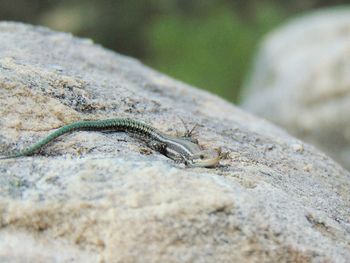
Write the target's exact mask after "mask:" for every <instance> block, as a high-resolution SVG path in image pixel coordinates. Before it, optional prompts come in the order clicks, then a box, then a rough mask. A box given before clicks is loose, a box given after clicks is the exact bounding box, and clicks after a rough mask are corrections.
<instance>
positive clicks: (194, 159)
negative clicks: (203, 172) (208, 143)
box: [186, 149, 221, 167]
mask: <svg viewBox="0 0 350 263" xmlns="http://www.w3.org/2000/svg"><path fill="white" fill-rule="evenodd" d="M220 159H221V151H220V150H219V149H215V150H202V151H199V152H198V153H196V154H193V155H192V156H191V157H190V158H189V159H188V160H186V161H187V165H188V166H190V167H215V166H217V165H218V164H219V161H220Z"/></svg>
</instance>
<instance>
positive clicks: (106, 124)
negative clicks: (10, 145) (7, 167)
mask: <svg viewBox="0 0 350 263" xmlns="http://www.w3.org/2000/svg"><path fill="white" fill-rule="evenodd" d="M106 129H107V130H108V129H112V130H114V131H127V130H132V131H134V132H135V131H138V132H141V133H146V134H150V136H151V135H152V134H155V133H157V131H156V129H155V128H153V127H151V126H149V125H147V124H144V123H142V122H139V121H136V120H131V119H124V118H118V119H107V120H97V121H78V122H73V123H71V124H68V125H66V126H63V127H61V128H59V129H58V130H56V131H54V132H53V133H51V134H50V135H48V136H47V137H45V138H43V139H41V140H40V141H38V142H37V143H35V144H34V145H32V146H30V147H29V148H27V149H25V150H23V151H20V152H18V153H15V154H12V155H9V156H4V157H0V160H4V159H11V158H17V157H22V156H29V155H32V154H34V153H35V152H36V151H38V150H39V149H40V148H42V147H43V146H45V145H46V144H48V143H49V142H51V141H53V140H54V139H56V138H57V137H59V136H61V135H63V134H65V133H69V132H72V131H84V130H93V131H100V130H106Z"/></svg>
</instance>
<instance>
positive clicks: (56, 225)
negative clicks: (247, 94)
mask: <svg viewBox="0 0 350 263" xmlns="http://www.w3.org/2000/svg"><path fill="white" fill-rule="evenodd" d="M0 39H1V41H0V105H1V107H0V116H1V118H0V121H1V124H0V149H1V152H2V153H5V152H12V151H15V150H19V149H22V148H24V147H25V146H28V145H30V144H31V143H33V142H35V141H36V140H38V139H39V138H41V137H43V136H45V135H46V134H47V133H48V132H49V131H51V130H53V129H55V128H57V127H60V126H61V125H64V124H67V123H69V122H72V121H75V120H80V119H100V118H111V117H121V116H123V117H134V118H137V119H140V120H143V121H144V122H147V123H150V124H153V125H154V126H156V127H157V128H159V129H160V130H163V131H164V132H167V133H170V134H175V133H176V130H180V131H181V129H182V124H181V121H180V119H179V117H180V118H182V119H184V121H185V122H187V123H188V124H189V125H193V124H195V123H198V124H199V127H198V129H197V137H198V139H199V140H200V142H201V143H202V145H204V146H205V147H210V148H212V147H219V146H221V147H223V150H224V151H228V152H230V155H229V157H228V159H226V160H223V161H222V165H221V166H220V167H218V168H216V169H206V168H184V167H182V166H181V165H177V164H175V163H174V162H173V161H172V160H169V159H168V158H166V157H164V156H162V155H160V154H159V153H157V152H151V151H148V150H147V148H145V146H144V145H143V144H142V143H141V142H139V141H137V140H136V139H133V138H130V137H128V136H127V135H126V134H123V133H108V134H105V133H98V132H77V133H73V134H71V135H68V136H65V137H63V138H61V139H59V140H57V141H56V143H53V144H51V145H50V146H48V147H46V148H45V149H43V151H42V153H41V155H36V156H33V157H25V158H20V159H16V160H2V161H0V175H1V176H0V211H1V212H0V262H21V261H22V262H23V261H24V260H28V261H26V262H73V261H74V262H347V261H348V260H349V259H350V216H349V215H350V203H349V189H350V175H349V173H348V172H346V171H345V170H343V169H342V168H341V167H340V166H339V165H337V164H336V163H334V162H333V161H332V160H331V159H329V158H328V157H327V156H325V155H324V154H323V153H320V152H319V151H317V150H316V149H314V148H313V147H311V146H309V145H306V144H304V143H302V142H301V141H299V140H297V139H295V138H292V137H290V136H289V135H288V134H286V133H285V132H284V131H282V130H280V129H278V128H276V127H275V126H273V125H271V124H269V123H267V122H265V121H263V120H261V119H258V118H256V117H253V116H251V115H249V114H247V113H245V112H243V111H241V110H239V109H237V108H236V107H234V106H232V105H231V104H229V103H227V102H225V101H223V100H222V99H219V98H217V97H215V96H214V95H211V94H208V93H206V92H203V91H199V90H196V89H194V88H192V87H189V86H187V85H185V84H183V83H179V82H177V81H175V80H173V79H170V78H168V77H166V76H164V75H162V74H159V73H157V72H155V71H153V70H151V69H149V68H147V67H145V66H143V65H142V64H140V63H139V62H138V61H136V60H134V59H130V58H126V57H124V56H121V55H117V54H115V53H113V52H110V51H107V50H105V49H103V48H101V47H99V46H96V45H94V44H93V43H92V42H91V41H89V40H82V39H77V38H74V37H72V36H70V35H68V34H63V33H56V32H52V31H49V30H47V29H44V28H38V27H32V26H27V25H22V24H13V23H0Z"/></svg>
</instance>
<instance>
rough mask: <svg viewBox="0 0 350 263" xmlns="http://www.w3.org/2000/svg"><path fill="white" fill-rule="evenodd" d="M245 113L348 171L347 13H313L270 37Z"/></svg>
mask: <svg viewBox="0 0 350 263" xmlns="http://www.w3.org/2000/svg"><path fill="white" fill-rule="evenodd" d="M243 107H244V108H246V109H248V110H250V111H252V112H254V113H256V114H258V115H260V116H262V117H264V118H267V119H269V120H271V121H273V122H275V123H277V124H279V125H281V126H283V127H284V128H286V129H287V130H288V131H290V132H291V133H292V134H294V135H296V136H298V137H299V138H301V139H303V140H305V141H307V142H311V143H313V144H315V145H317V146H318V147H319V148H321V149H322V150H324V151H326V152H327V153H328V154H330V155H331V156H332V157H334V158H335V159H336V160H337V161H338V162H339V163H341V164H342V165H343V166H344V167H346V168H348V169H349V170H350V117H349V116H350V8H347V9H335V10H332V11H330V10H328V11H323V12H317V13H315V14H312V15H309V16H306V17H303V18H299V19H296V20H295V21H292V22H290V23H289V24H287V25H286V26H283V27H282V28H280V29H279V30H277V31H276V32H274V33H273V34H271V35H269V36H268V37H267V39H266V40H265V42H264V43H263V44H262V47H261V50H260V52H259V54H258V56H257V60H256V63H255V68H254V70H253V72H252V75H251V79H250V81H249V82H248V84H247V92H246V94H245V101H244V103H243Z"/></svg>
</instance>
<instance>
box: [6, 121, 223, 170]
mask: <svg viewBox="0 0 350 263" xmlns="http://www.w3.org/2000/svg"><path fill="white" fill-rule="evenodd" d="M73 131H108V132H126V133H128V134H130V135H136V136H137V137H138V138H139V139H141V140H142V141H144V142H146V144H147V145H148V146H149V147H150V148H151V149H153V150H155V151H158V152H160V153H161V154H163V155H165V156H167V157H168V158H170V159H172V160H174V161H175V162H177V163H184V164H185V165H186V166H188V167H215V166H217V165H218V164H219V161H220V158H221V151H220V150H211V149H209V150H204V149H202V147H200V146H199V144H198V143H197V142H196V141H194V140H192V139H191V138H190V134H191V132H192V131H190V132H189V131H187V133H186V134H185V136H182V137H176V136H171V135H167V134H165V133H163V132H161V131H159V130H158V129H156V128H154V127H153V126H151V125H148V124H145V123H143V122H140V121H138V120H134V119H130V118H115V119H105V120H92V121H77V122H73V123H71V124H68V125H65V126H62V127H60V128H59V129H57V130H56V131H54V132H53V133H51V134H49V135H48V136H46V137H44V138H43V139H41V140H39V141H38V142H37V143H35V144H33V145H32V146H30V147H28V148H26V149H24V150H22V151H19V152H17V153H14V154H12V155H9V156H4V157H0V159H11V158H18V157H24V156H30V155H33V154H35V153H36V152H37V151H39V150H40V149H41V148H42V147H43V146H45V145H46V144H48V143H50V142H51V141H53V140H55V139H56V138H57V137H60V136H61V135H64V134H67V133H71V132H73Z"/></svg>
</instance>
